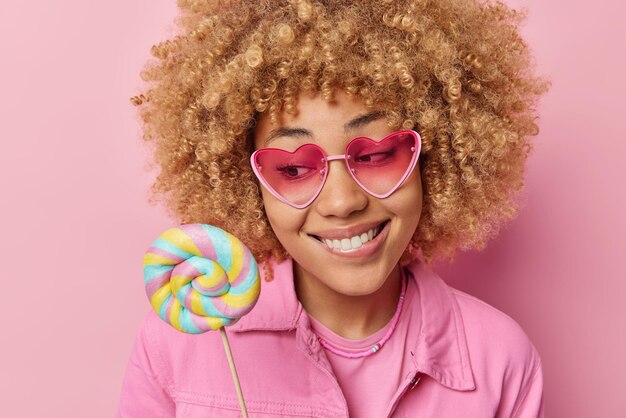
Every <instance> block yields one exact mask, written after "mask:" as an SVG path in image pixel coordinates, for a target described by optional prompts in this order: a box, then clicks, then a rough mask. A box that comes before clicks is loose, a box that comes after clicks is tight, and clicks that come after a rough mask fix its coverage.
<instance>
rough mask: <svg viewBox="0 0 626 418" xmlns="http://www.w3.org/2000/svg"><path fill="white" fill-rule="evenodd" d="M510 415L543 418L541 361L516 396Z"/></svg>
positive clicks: (519, 417) (522, 417) (524, 417)
mask: <svg viewBox="0 0 626 418" xmlns="http://www.w3.org/2000/svg"><path fill="white" fill-rule="evenodd" d="M511 416H512V417H513V418H544V412H543V373H542V370H541V363H539V364H538V365H537V368H536V369H535V372H534V373H533V376H532V377H531V379H530V380H529V381H528V383H527V384H526V386H525V387H524V388H523V389H522V391H521V392H520V394H519V396H518V397H517V399H516V401H515V405H514V407H513V414H512V415H511Z"/></svg>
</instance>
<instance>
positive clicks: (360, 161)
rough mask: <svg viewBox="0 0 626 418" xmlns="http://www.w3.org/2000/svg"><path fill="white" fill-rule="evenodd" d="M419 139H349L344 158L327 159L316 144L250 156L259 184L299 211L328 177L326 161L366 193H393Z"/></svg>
mask: <svg viewBox="0 0 626 418" xmlns="http://www.w3.org/2000/svg"><path fill="white" fill-rule="evenodd" d="M421 146H422V140H421V138H420V136H419V134H418V133H417V132H415V131H410V130H407V131H397V132H394V133H392V134H390V135H388V136H386V137H385V138H383V139H381V140H380V141H374V140H373V139H370V138H366V137H358V138H354V139H353V140H351V141H350V142H349V143H348V145H347V146H346V153H345V155H341V154H339V155H328V156H327V155H326V153H325V152H324V150H323V149H322V148H321V147H320V146H318V145H316V144H304V145H301V146H300V147H298V149H296V150H295V151H293V152H289V151H286V150H282V149H278V148H263V149H259V150H256V151H254V152H253V153H252V155H251V156H250V163H251V164H252V170H254V174H255V175H256V176H257V178H258V179H259V181H260V182H261V183H262V184H263V186H265V188H266V189H267V190H269V191H270V193H272V194H273V195H274V196H275V197H276V198H277V199H279V200H280V201H282V202H284V203H286V204H288V205H290V206H293V207H294V208H298V209H302V208H305V207H307V206H308V205H310V204H311V202H313V201H314V200H315V198H316V197H317V196H318V195H319V194H320V192H321V191H322V187H324V183H325V182H326V178H327V177H328V169H329V164H328V163H329V161H333V160H344V161H345V163H346V167H347V168H348V172H349V173H350V175H351V176H352V178H353V179H354V181H356V182H357V184H358V185H359V186H360V187H361V188H362V189H363V190H365V191H366V192H367V193H369V194H371V195H372V196H375V197H377V198H380V199H383V198H385V197H387V196H389V195H391V194H392V193H393V192H395V191H396V190H397V189H398V188H399V187H400V185H402V183H403V182H404V180H406V178H407V177H408V176H409V174H411V171H412V170H413V168H414V167H415V165H416V164H417V159H418V156H419V154H420V150H421Z"/></svg>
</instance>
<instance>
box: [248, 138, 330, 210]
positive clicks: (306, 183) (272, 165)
mask: <svg viewBox="0 0 626 418" xmlns="http://www.w3.org/2000/svg"><path fill="white" fill-rule="evenodd" d="M323 158H324V155H323V154H322V152H321V150H320V148H318V147H317V146H315V145H312V144H306V145H303V146H301V147H300V148H298V149H297V150H296V151H294V152H293V153H292V152H289V151H284V150H280V149H275V148H267V149H262V150H260V151H258V153H257V154H256V157H255V159H254V164H255V166H256V169H257V171H258V174H259V176H260V178H261V181H262V182H263V183H264V185H265V187H266V188H268V189H269V190H270V191H272V192H273V193H274V195H276V196H277V197H279V198H282V199H284V200H285V201H287V202H289V203H291V204H294V205H297V206H302V205H305V204H308V203H310V201H311V200H312V199H313V198H314V197H315V196H316V195H317V193H318V191H319V190H320V188H321V187H322V184H323V182H324V175H325V170H324V168H325V164H324V162H323V161H322V160H323Z"/></svg>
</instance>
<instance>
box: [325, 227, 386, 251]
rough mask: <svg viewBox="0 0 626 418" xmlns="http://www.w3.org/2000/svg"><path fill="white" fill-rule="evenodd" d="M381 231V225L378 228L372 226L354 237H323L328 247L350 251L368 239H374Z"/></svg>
mask: <svg viewBox="0 0 626 418" xmlns="http://www.w3.org/2000/svg"><path fill="white" fill-rule="evenodd" d="M379 232H380V226H377V227H376V228H372V229H370V230H369V231H367V232H364V233H362V234H361V235H355V236H353V237H352V238H343V239H328V238H323V240H324V242H325V243H326V245H327V246H328V248H331V249H332V248H335V249H339V250H342V251H350V250H353V249H355V248H359V247H361V246H362V245H363V244H365V243H366V242H367V241H371V240H372V239H374V237H375V236H376V235H378V233H379Z"/></svg>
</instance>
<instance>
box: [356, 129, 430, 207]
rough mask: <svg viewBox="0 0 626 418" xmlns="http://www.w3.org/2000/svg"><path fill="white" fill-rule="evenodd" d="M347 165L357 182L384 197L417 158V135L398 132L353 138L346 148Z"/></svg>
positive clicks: (400, 180)
mask: <svg viewBox="0 0 626 418" xmlns="http://www.w3.org/2000/svg"><path fill="white" fill-rule="evenodd" d="M347 153H348V155H349V156H350V158H349V159H348V160H347V161H348V166H349V167H350V170H351V171H352V174H353V176H354V177H355V178H356V180H357V182H358V183H359V184H360V185H361V187H363V188H364V189H365V190H367V191H368V192H370V193H371V194H373V195H375V196H378V197H386V196H388V195H389V194H390V193H391V192H393V191H394V190H395V189H396V188H397V187H398V186H399V185H400V184H401V183H402V182H403V181H404V180H405V178H406V177H407V176H408V175H409V173H410V171H411V169H412V168H413V167H414V166H415V162H416V160H417V153H418V151H417V141H416V137H415V136H414V135H413V134H412V133H409V132H397V133H395V134H392V135H391V136H388V137H387V138H385V139H383V140H381V141H380V142H376V141H373V140H371V139H368V138H357V139H355V140H353V141H352V142H351V143H350V144H349V145H348V149H347Z"/></svg>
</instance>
